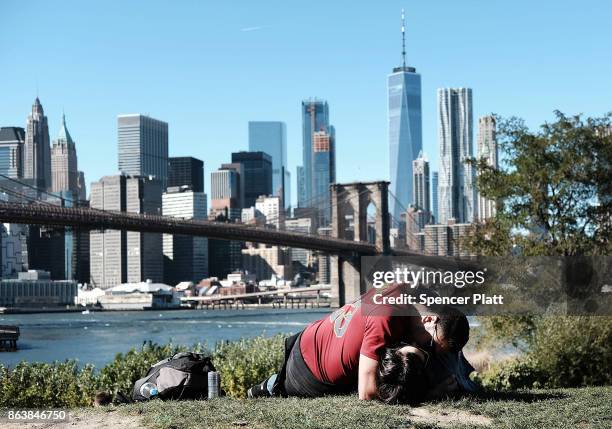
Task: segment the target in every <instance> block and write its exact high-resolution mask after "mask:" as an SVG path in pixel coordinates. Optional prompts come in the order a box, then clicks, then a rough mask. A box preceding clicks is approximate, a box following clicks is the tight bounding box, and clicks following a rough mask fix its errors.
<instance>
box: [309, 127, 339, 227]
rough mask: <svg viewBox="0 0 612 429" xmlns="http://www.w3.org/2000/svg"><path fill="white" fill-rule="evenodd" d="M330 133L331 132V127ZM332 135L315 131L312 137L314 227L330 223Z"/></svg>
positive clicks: (334, 175) (334, 176)
mask: <svg viewBox="0 0 612 429" xmlns="http://www.w3.org/2000/svg"><path fill="white" fill-rule="evenodd" d="M330 128H332V132H333V127H330ZM334 154H335V148H334V138H333V135H330V134H329V133H327V132H325V131H315V132H314V133H313V135H312V200H311V207H313V208H314V209H316V212H315V215H316V226H317V227H326V226H328V225H329V224H330V222H331V204H330V202H331V191H330V188H329V185H330V184H332V183H334V182H335V181H336V162H335V158H334Z"/></svg>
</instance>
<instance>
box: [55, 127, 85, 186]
mask: <svg viewBox="0 0 612 429" xmlns="http://www.w3.org/2000/svg"><path fill="white" fill-rule="evenodd" d="M51 191H52V192H62V191H67V192H72V193H73V198H78V194H79V170H78V168H77V154H76V147H75V144H74V141H73V140H72V137H71V136H70V133H69V132H68V128H67V127H66V116H65V115H62V125H61V126H60V130H59V134H58V136H57V139H56V140H54V141H53V146H52V147H51Z"/></svg>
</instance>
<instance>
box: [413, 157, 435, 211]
mask: <svg viewBox="0 0 612 429" xmlns="http://www.w3.org/2000/svg"><path fill="white" fill-rule="evenodd" d="M412 174H413V180H412V185H413V190H412V203H413V205H414V206H415V207H416V208H417V209H420V210H423V211H424V212H425V213H431V204H430V200H429V195H430V194H429V161H428V160H427V158H425V157H424V156H423V152H421V153H419V157H418V158H417V159H415V160H414V161H412Z"/></svg>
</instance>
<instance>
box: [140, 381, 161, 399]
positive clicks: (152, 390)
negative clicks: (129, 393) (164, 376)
mask: <svg viewBox="0 0 612 429" xmlns="http://www.w3.org/2000/svg"><path fill="white" fill-rule="evenodd" d="M157 393H158V392H157V386H156V385H155V384H154V383H151V382H148V383H145V384H143V385H142V386H140V394H141V395H142V396H144V397H145V398H147V399H151V398H153V397H155V396H157Z"/></svg>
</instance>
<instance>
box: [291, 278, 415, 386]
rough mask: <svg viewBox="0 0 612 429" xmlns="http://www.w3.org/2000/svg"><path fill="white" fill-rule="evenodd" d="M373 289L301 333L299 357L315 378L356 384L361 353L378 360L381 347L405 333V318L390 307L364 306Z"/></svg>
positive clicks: (339, 383)
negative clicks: (380, 309) (386, 309)
mask: <svg viewBox="0 0 612 429" xmlns="http://www.w3.org/2000/svg"><path fill="white" fill-rule="evenodd" d="M375 292H377V291H376V290H374V289H372V290H370V291H369V292H368V293H366V294H365V295H363V296H362V297H361V299H359V300H358V301H356V302H354V303H351V304H347V305H345V306H344V307H342V308H339V309H338V310H336V311H335V312H333V313H332V314H331V315H329V316H327V317H325V318H324V319H321V320H319V321H316V322H313V323H312V324H311V325H309V326H308V327H307V328H306V329H305V330H304V332H303V333H302V337H301V339H300V350H301V352H302V356H303V357H304V361H305V362H306V365H307V366H308V368H309V369H310V370H311V371H312V373H313V375H314V376H315V377H316V378H317V379H318V380H320V381H323V382H326V383H331V384H333V385H352V384H355V383H356V382H357V375H358V366H359V355H360V354H362V355H364V356H367V357H369V358H371V359H374V360H378V353H379V351H380V350H381V349H383V348H384V347H385V346H386V345H391V344H393V343H396V342H399V341H402V340H405V339H406V337H407V336H408V332H407V328H408V326H407V325H408V324H407V321H406V319H405V318H403V317H399V316H397V315H395V316H394V313H395V312H394V311H393V309H391V311H382V312H381V311H376V310H377V309H376V308H375V306H373V305H372V304H369V305H364V302H365V303H367V302H370V303H371V297H372V296H373V294H374V293H375ZM373 313H375V314H373ZM395 314H397V313H395Z"/></svg>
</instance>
